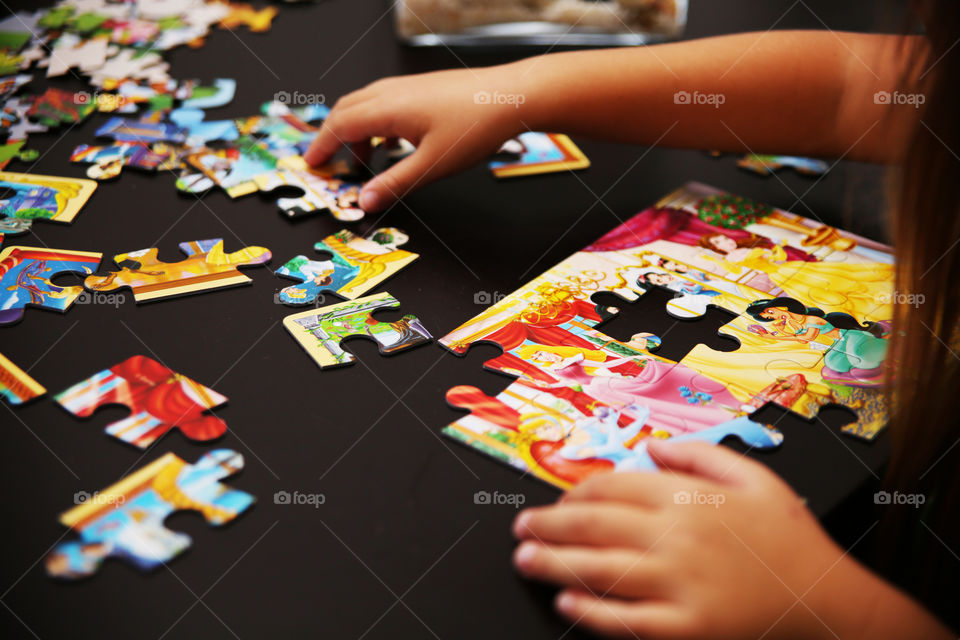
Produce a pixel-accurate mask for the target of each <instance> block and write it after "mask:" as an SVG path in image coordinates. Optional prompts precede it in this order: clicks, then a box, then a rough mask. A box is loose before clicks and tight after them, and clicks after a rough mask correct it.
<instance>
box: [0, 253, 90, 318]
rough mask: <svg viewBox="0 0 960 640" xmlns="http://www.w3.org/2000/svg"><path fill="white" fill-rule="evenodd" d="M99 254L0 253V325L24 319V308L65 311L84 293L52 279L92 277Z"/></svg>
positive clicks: (81, 289)
mask: <svg viewBox="0 0 960 640" xmlns="http://www.w3.org/2000/svg"><path fill="white" fill-rule="evenodd" d="M102 256H103V254H101V253H95V252H90V251H64V250H59V249H49V248H39V247H23V246H9V247H6V248H4V249H3V250H2V251H0V325H4V324H12V323H14V322H17V321H19V320H20V319H22V318H23V310H24V308H25V307H26V306H28V305H30V306H36V307H42V308H44V309H50V310H55V311H61V312H63V311H66V310H67V309H69V308H70V305H71V304H73V301H74V300H76V299H77V297H78V296H79V295H80V294H81V293H83V287H81V286H65V287H61V286H58V285H55V284H53V282H52V280H53V278H54V277H56V276H58V275H60V274H63V273H82V274H89V273H93V272H94V271H95V270H96V269H97V267H98V266H99V264H100V258H101V257H102Z"/></svg>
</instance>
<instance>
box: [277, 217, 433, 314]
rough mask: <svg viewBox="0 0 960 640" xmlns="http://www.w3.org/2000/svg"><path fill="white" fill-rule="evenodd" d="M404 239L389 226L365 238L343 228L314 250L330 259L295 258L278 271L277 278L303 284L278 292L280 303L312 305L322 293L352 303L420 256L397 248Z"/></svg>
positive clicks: (396, 230) (401, 234)
mask: <svg viewBox="0 0 960 640" xmlns="http://www.w3.org/2000/svg"><path fill="white" fill-rule="evenodd" d="M407 239H408V238H407V235H406V234H405V233H404V232H402V231H400V230H399V229H394V228H392V227H387V228H382V229H376V230H375V231H372V232H371V233H370V234H369V235H368V236H367V237H366V238H361V237H358V236H356V235H354V234H353V233H352V232H350V231H347V230H346V229H344V230H342V231H339V232H337V233H335V234H333V235H330V236H327V237H326V238H324V239H323V240H322V241H321V242H318V243H317V244H315V245H314V246H313V248H314V249H316V250H317V251H326V252H329V253H330V254H332V257H331V258H330V259H329V260H310V259H309V258H307V257H306V256H297V257H295V258H293V259H291V260H290V261H288V262H287V263H286V264H284V265H283V266H282V267H280V268H279V269H277V271H276V274H277V275H281V276H285V277H287V278H293V279H295V280H300V281H301V282H302V283H303V284H300V285H292V286H289V287H284V288H283V289H281V290H280V301H281V302H283V303H285V304H292V305H302V304H312V303H313V302H314V301H315V300H316V299H317V296H319V295H320V293H321V292H324V291H329V292H333V293H336V294H337V295H340V296H343V297H344V298H347V299H348V300H353V299H355V298H356V297H357V296H361V295H363V294H364V293H366V292H367V291H369V290H370V289H373V288H374V287H376V286H377V285H379V284H380V283H381V282H383V281H384V280H386V279H387V278H389V277H391V276H393V275H394V274H396V273H397V272H398V271H400V270H401V269H403V268H404V267H406V266H407V265H408V264H410V263H411V262H413V261H414V260H416V259H417V258H418V257H419V255H417V254H416V253H410V252H409V251H404V250H403V249H398V248H397V247H399V246H400V245H403V244H405V243H406V242H407Z"/></svg>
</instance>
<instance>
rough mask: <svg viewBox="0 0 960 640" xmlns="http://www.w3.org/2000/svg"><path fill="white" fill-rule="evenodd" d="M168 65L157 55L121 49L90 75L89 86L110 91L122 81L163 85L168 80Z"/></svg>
mask: <svg viewBox="0 0 960 640" xmlns="http://www.w3.org/2000/svg"><path fill="white" fill-rule="evenodd" d="M169 70H170V64H169V63H167V62H164V60H163V57H162V56H161V55H160V54H159V53H155V52H153V51H147V52H143V51H136V50H134V49H122V50H120V52H119V53H117V54H116V55H115V56H113V57H111V58H109V59H108V60H107V61H106V62H105V63H104V64H103V66H101V67H100V68H99V69H96V70H94V71H93V72H91V74H90V84H92V85H93V86H95V87H101V88H104V89H112V88H114V87H116V86H117V85H118V84H119V83H121V82H122V81H124V80H127V79H130V80H137V81H144V82H146V83H147V84H165V83H166V82H167V81H169V80H170V76H169V75H167V72H168V71H169Z"/></svg>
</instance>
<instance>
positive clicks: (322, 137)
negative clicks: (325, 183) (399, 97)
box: [303, 103, 394, 167]
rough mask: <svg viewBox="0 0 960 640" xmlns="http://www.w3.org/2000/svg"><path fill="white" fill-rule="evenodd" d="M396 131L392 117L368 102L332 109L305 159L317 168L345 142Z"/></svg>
mask: <svg viewBox="0 0 960 640" xmlns="http://www.w3.org/2000/svg"><path fill="white" fill-rule="evenodd" d="M393 134H394V132H393V131H392V130H391V120H390V118H388V117H386V116H385V115H384V110H383V109H377V108H372V107H369V106H367V105H366V103H364V104H361V105H357V106H355V107H345V108H337V109H334V110H333V111H331V112H330V115H329V116H327V119H326V120H324V122H323V124H322V125H321V126H320V131H318V132H317V137H316V138H314V140H313V142H312V143H311V144H310V148H309V149H307V153H306V154H304V156H303V159H304V160H306V162H307V164H309V165H310V166H313V167H316V166H318V165H321V164H324V163H325V162H327V161H329V160H330V158H332V157H333V154H335V153H336V152H337V150H338V149H339V148H340V147H342V146H343V145H345V144H349V143H351V142H360V141H361V140H369V139H370V138H372V137H374V136H389V135H393Z"/></svg>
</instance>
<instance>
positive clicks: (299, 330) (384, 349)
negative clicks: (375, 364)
mask: <svg viewBox="0 0 960 640" xmlns="http://www.w3.org/2000/svg"><path fill="white" fill-rule="evenodd" d="M399 306H400V302H399V301H397V299H396V298H394V297H393V296H391V295H390V294H389V293H386V292H384V293H378V294H374V295H372V296H367V297H365V298H358V299H356V300H349V301H347V302H341V303H339V304H335V305H331V306H328V307H321V308H320V309H311V310H309V311H304V312H302V313H297V314H294V315H291V316H287V317H286V318H284V319H283V326H284V327H286V329H287V331H289V332H290V335H292V336H293V337H294V339H296V341H297V343H299V344H300V346H301V347H303V349H304V350H305V351H306V352H307V353H308V354H309V355H310V357H311V358H313V359H314V361H315V362H316V363H317V365H318V366H320V367H321V368H327V367H334V366H340V365H345V364H349V363H351V362H353V360H354V356H353V355H351V354H350V353H348V352H347V351H344V350H343V349H342V348H341V347H340V341H341V340H343V339H345V338H350V337H355V336H365V337H368V338H371V339H373V340H375V341H376V342H377V345H378V347H379V349H380V353H381V354H383V355H389V354H393V353H396V352H398V351H403V350H406V349H410V348H412V347H416V346H419V345H422V344H426V343H428V342H430V341H432V340H433V336H431V335H430V332H429V331H427V330H426V328H424V326H423V325H422V324H421V323H420V320H419V319H417V318H416V317H415V316H412V315H406V316H404V317H402V318H400V320H397V321H396V322H378V321H376V320H374V319H373V317H372V315H371V314H372V313H373V312H374V311H376V310H378V309H395V308H397V307H399Z"/></svg>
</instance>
